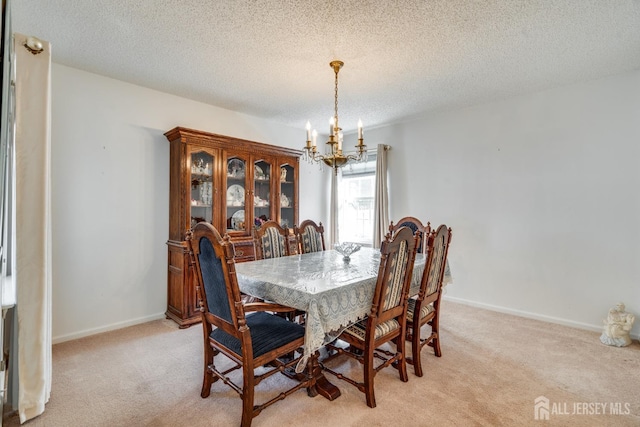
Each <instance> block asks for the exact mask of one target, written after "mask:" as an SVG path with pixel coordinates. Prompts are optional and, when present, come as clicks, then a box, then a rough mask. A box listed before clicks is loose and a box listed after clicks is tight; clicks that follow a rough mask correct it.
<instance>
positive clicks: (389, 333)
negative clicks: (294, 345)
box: [324, 227, 420, 408]
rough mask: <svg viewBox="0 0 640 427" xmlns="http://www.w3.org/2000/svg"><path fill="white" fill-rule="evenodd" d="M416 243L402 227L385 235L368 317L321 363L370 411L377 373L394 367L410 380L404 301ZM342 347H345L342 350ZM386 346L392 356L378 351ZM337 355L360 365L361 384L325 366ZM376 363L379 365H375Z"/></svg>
mask: <svg viewBox="0 0 640 427" xmlns="http://www.w3.org/2000/svg"><path fill="white" fill-rule="evenodd" d="M419 239H420V232H419V231H418V232H416V233H415V234H414V233H413V232H412V230H411V229H410V228H409V227H401V228H400V229H398V231H397V232H396V233H395V234H394V236H393V237H392V238H391V235H390V234H387V236H386V237H385V240H384V241H383V242H382V246H381V248H380V253H381V256H380V266H379V269H378V277H377V280H376V285H375V286H376V287H375V292H374V296H373V301H372V304H371V311H370V312H369V315H368V316H367V317H366V319H364V320H361V321H359V322H357V323H355V324H352V325H350V326H348V327H347V328H346V329H345V330H344V331H343V332H342V333H341V334H340V336H339V337H338V341H334V342H333V343H331V344H328V345H327V348H328V350H329V356H328V357H327V358H326V359H325V360H324V369H325V370H326V371H327V372H329V373H331V374H333V375H335V376H336V377H337V378H339V379H341V380H345V381H347V382H348V383H350V384H352V385H354V386H356V387H357V388H358V390H360V391H361V392H363V393H364V394H365V396H366V400H367V405H368V406H369V407H371V408H375V406H376V398H375V394H374V385H373V382H374V381H373V379H374V376H375V375H376V374H377V373H378V372H379V371H380V370H382V369H383V368H386V367H388V366H393V367H395V368H396V369H397V370H398V371H399V373H400V379H401V380H402V381H405V382H406V381H407V380H408V379H409V378H408V376H407V365H406V360H405V334H406V314H407V299H408V293H409V286H410V283H411V274H412V271H413V263H414V260H415V255H416V246H417V244H418V241H419ZM344 343H346V344H348V347H344V346H343V345H342V344H344ZM386 343H393V344H395V352H393V351H388V350H386V349H383V348H381V346H382V345H383V344H386ZM340 355H347V356H349V357H351V358H354V359H355V360H357V361H358V362H359V363H360V364H362V366H363V377H364V379H363V381H362V382H358V381H356V380H354V379H352V378H349V377H347V376H345V375H343V374H342V373H339V372H337V371H335V370H333V369H331V368H329V367H328V366H327V362H329V361H330V360H332V359H334V358H336V357H338V356H340ZM376 360H382V363H378V364H377V365H376V363H374V362H375V361H376Z"/></svg>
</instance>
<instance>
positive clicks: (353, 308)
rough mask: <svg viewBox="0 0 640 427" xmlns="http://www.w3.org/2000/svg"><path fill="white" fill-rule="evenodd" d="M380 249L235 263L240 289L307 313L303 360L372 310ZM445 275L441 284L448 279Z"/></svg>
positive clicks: (416, 270)
mask: <svg viewBox="0 0 640 427" xmlns="http://www.w3.org/2000/svg"><path fill="white" fill-rule="evenodd" d="M424 262H425V259H424V255H422V254H417V255H416V261H415V265H414V267H413V280H412V283H411V291H410V293H411V295H416V294H417V293H418V291H419V289H420V279H421V277H422V272H423V271H424ZM379 265H380V250H379V249H372V248H362V249H360V251H358V252H356V253H354V254H352V255H351V261H350V262H348V263H346V262H344V261H343V260H342V255H340V254H339V253H338V252H336V251H334V250H329V251H322V252H313V253H308V254H303V255H293V256H288V257H280V258H271V259H265V260H258V261H250V262H243V263H238V264H236V273H237V276H238V284H239V286H240V290H241V291H242V292H244V293H246V294H249V295H252V296H255V297H258V298H262V299H264V300H266V301H272V302H276V303H278V304H282V305H286V306H289V307H294V308H297V309H299V310H303V311H305V312H306V313H307V316H306V321H305V328H306V331H305V348H304V355H305V356H306V357H305V358H304V359H305V360H306V359H307V358H308V356H310V355H311V354H313V353H314V352H315V351H316V350H318V349H320V348H321V347H322V346H323V345H324V344H325V343H326V342H329V341H331V340H333V338H334V337H336V336H337V335H338V334H339V332H340V330H341V329H342V328H344V327H346V326H348V325H349V324H351V323H353V322H356V321H358V320H360V319H363V318H364V317H365V316H366V315H367V314H368V313H369V310H371V301H372V300H373V293H374V290H375V283H376V277H377V275H378V267H379ZM448 270H449V269H448V266H447V273H446V274H445V283H448V282H450V281H451V275H450V274H448Z"/></svg>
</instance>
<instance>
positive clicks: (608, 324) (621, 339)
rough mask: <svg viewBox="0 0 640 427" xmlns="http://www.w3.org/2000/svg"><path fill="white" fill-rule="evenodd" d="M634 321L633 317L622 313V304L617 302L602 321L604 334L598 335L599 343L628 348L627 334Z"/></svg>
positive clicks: (629, 340)
mask: <svg viewBox="0 0 640 427" xmlns="http://www.w3.org/2000/svg"><path fill="white" fill-rule="evenodd" d="M635 320H636V318H635V316H634V315H633V314H631V313H627V312H626V311H624V304H623V303H621V302H619V303H618V304H616V306H615V307H612V308H611V310H609V315H608V316H607V318H606V320H604V332H602V335H600V342H602V344H606V345H613V346H616V347H625V346H628V345H629V344H631V338H630V337H629V332H630V331H631V328H632V327H633V322H634V321H635Z"/></svg>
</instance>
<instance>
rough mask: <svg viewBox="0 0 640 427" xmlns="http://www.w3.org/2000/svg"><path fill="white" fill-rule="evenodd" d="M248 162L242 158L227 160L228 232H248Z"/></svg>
mask: <svg viewBox="0 0 640 427" xmlns="http://www.w3.org/2000/svg"><path fill="white" fill-rule="evenodd" d="M246 178H247V161H246V160H244V159H242V158H240V157H229V158H227V188H226V192H227V194H226V200H227V214H226V215H227V231H228V232H233V231H247V230H248V227H247V223H246V221H245V216H246V215H245V211H244V208H245V203H246V200H247V199H246V196H245V192H246V191H247V188H246Z"/></svg>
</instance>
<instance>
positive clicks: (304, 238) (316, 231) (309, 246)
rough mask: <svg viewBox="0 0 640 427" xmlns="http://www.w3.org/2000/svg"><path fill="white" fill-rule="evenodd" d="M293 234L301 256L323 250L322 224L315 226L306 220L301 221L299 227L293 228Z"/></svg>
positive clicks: (312, 222)
mask: <svg viewBox="0 0 640 427" xmlns="http://www.w3.org/2000/svg"><path fill="white" fill-rule="evenodd" d="M293 233H294V234H295V235H296V239H297V241H298V247H299V248H300V253H301V254H308V253H311V252H319V251H324V250H325V245H324V227H323V225H322V223H320V224H316V223H315V222H314V221H312V220H310V219H307V220H305V221H302V222H301V223H300V226H294V227H293Z"/></svg>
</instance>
